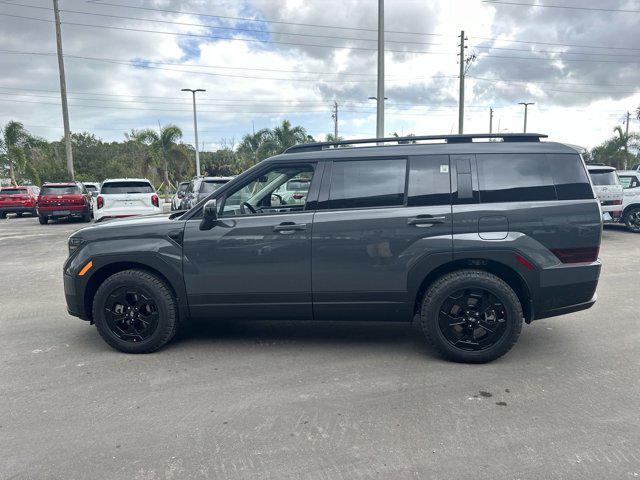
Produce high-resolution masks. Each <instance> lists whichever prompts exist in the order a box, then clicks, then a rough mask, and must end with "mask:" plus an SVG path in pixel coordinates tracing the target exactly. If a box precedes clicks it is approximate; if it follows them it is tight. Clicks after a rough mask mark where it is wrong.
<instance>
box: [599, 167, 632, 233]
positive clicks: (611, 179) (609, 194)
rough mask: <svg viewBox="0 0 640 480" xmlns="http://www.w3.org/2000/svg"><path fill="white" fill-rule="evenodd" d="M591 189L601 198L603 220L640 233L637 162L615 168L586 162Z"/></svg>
mask: <svg viewBox="0 0 640 480" xmlns="http://www.w3.org/2000/svg"><path fill="white" fill-rule="evenodd" d="M588 170H589V176H590V177H591V183H592V185H593V190H594V192H595V194H596V195H597V196H598V200H600V208H601V210H602V219H603V221H604V222H605V223H624V224H625V225H626V226H627V228H628V229H629V230H631V231H632V232H635V233H640V164H638V165H635V166H634V169H633V170H620V171H617V170H616V169H615V168H614V167H610V166H606V165H589V166H588Z"/></svg>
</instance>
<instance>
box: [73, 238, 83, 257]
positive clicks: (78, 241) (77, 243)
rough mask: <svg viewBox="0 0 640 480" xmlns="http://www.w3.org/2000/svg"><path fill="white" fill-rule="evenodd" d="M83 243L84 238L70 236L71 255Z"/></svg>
mask: <svg viewBox="0 0 640 480" xmlns="http://www.w3.org/2000/svg"><path fill="white" fill-rule="evenodd" d="M83 243H84V240H83V239H82V238H80V237H69V255H71V254H72V253H73V252H75V251H76V250H77V249H79V248H80V247H81V246H82V244H83Z"/></svg>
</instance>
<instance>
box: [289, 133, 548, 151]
mask: <svg viewBox="0 0 640 480" xmlns="http://www.w3.org/2000/svg"><path fill="white" fill-rule="evenodd" d="M547 137H548V135H544V134H542V133H477V134H472V133H469V134H462V135H421V136H409V137H385V138H358V139H355V140H339V141H336V142H314V143H301V144H300V145H294V146H293V147H289V148H287V149H286V150H285V151H284V153H294V152H315V151H319V150H324V149H326V148H330V147H339V146H341V145H349V146H350V145H360V144H364V143H377V144H380V143H398V144H402V145H406V144H412V143H414V142H417V141H424V140H444V141H445V142H446V143H471V142H473V140H474V139H490V138H500V139H502V140H503V141H504V142H539V141H540V139H541V138H547Z"/></svg>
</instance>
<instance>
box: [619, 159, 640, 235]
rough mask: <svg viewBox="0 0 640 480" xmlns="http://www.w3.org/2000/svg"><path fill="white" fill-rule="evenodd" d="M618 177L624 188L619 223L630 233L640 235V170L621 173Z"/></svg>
mask: <svg viewBox="0 0 640 480" xmlns="http://www.w3.org/2000/svg"><path fill="white" fill-rule="evenodd" d="M618 177H619V178H620V183H621V184H622V187H623V188H624V198H623V200H622V218H621V221H622V222H624V223H625V224H626V225H627V228H628V229H629V230H631V231H632V232H635V233H640V170H627V171H621V172H618Z"/></svg>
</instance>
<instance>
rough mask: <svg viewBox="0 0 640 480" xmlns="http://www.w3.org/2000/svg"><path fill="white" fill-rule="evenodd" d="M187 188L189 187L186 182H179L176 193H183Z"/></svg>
mask: <svg viewBox="0 0 640 480" xmlns="http://www.w3.org/2000/svg"><path fill="white" fill-rule="evenodd" d="M188 188H189V184H188V183H181V184H180V186H179V187H178V191H177V193H184V192H186V191H187V189H188Z"/></svg>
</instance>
